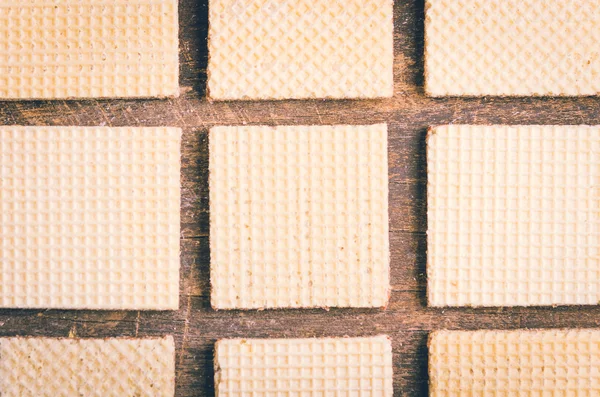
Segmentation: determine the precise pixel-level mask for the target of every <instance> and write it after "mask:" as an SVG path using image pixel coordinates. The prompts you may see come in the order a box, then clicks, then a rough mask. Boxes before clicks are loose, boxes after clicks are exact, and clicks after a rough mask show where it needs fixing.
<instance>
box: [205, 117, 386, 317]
mask: <svg viewBox="0 0 600 397" xmlns="http://www.w3.org/2000/svg"><path fill="white" fill-rule="evenodd" d="M209 179H210V208H211V210H210V251H211V283H212V295H211V303H212V305H213V307H214V308H217V309H234V308H243V309H252V308H257V309H258V308H275V307H331V306H340V307H341V306H344V307H382V306H385V305H386V303H387V300H388V290H389V239H388V211H387V208H388V173H387V127H386V126H385V125H373V126H311V127H307V126H294V127H291V126H283V127H275V128H274V127H264V126H253V127H216V128H213V129H211V130H210V177H209Z"/></svg>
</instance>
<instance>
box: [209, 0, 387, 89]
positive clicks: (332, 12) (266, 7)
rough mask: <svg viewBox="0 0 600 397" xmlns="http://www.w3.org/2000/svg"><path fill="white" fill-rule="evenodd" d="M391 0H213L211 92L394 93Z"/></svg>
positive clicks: (210, 53)
mask: <svg viewBox="0 0 600 397" xmlns="http://www.w3.org/2000/svg"><path fill="white" fill-rule="evenodd" d="M392 3H393V1H392V0H210V7H209V21H210V29H209V55H210V58H209V62H208V94H209V96H210V97H211V98H213V99H217V100H224V99H285V98H375V97H391V96H392V94H393V70H392V69H393V61H394V54H393V52H394V51H393V29H394V27H393V15H392V14H393V13H392Z"/></svg>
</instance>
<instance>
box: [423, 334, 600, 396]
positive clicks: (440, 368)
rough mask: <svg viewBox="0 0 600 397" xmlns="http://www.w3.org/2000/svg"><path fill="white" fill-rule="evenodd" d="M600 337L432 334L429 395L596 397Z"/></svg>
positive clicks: (598, 393)
mask: <svg viewBox="0 0 600 397" xmlns="http://www.w3.org/2000/svg"><path fill="white" fill-rule="evenodd" d="M599 372H600V331H598V330H582V329H578V330H545V331H524V330H518V331H437V332H434V333H433V334H431V336H430V338H429V395H430V396H431V397H475V396H482V397H483V396H597V395H600V380H599Z"/></svg>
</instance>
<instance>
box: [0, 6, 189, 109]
mask: <svg viewBox="0 0 600 397" xmlns="http://www.w3.org/2000/svg"><path fill="white" fill-rule="evenodd" d="M177 19H178V14H177V0H61V1H57V0H26V1H15V0H0V99H2V98H3V99H34V98H40V99H58V98H61V99H68V98H100V97H165V96H177V95H178V92H179V88H178V87H179V59H178V57H179V50H178V20H177Z"/></svg>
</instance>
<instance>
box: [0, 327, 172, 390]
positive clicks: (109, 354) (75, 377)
mask: <svg viewBox="0 0 600 397" xmlns="http://www.w3.org/2000/svg"><path fill="white" fill-rule="evenodd" d="M174 381H175V345H174V343H173V338H172V337H170V336H168V337H165V338H161V339H113V338H111V339H58V338H19V337H16V338H0V394H1V395H2V397H44V396H47V397H55V396H64V397H66V396H82V397H85V396H90V397H91V396H103V397H111V396H114V397H117V396H118V397H145V396H148V397H150V396H164V397H167V396H173V395H174V393H175V390H174V389H175V382H174Z"/></svg>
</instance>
